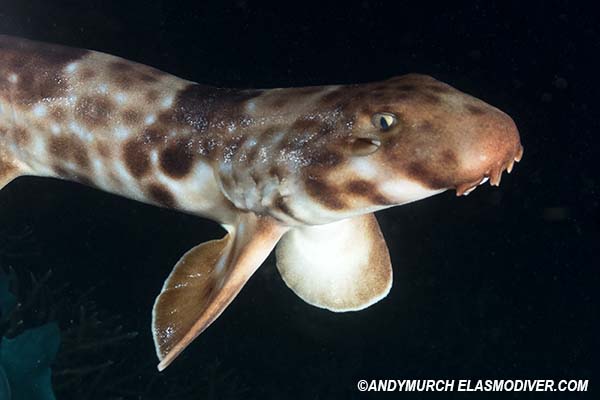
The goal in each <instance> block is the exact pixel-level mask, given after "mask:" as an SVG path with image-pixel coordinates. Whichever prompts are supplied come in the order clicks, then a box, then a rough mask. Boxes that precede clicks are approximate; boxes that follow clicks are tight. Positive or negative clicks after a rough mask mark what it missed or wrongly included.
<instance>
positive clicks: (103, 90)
mask: <svg viewBox="0 0 600 400" xmlns="http://www.w3.org/2000/svg"><path fill="white" fill-rule="evenodd" d="M98 91H99V92H100V93H103V94H106V93H108V85H107V84H106V83H101V84H99V85H98Z"/></svg>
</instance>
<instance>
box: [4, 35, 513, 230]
mask: <svg viewBox="0 0 600 400" xmlns="http://www.w3.org/2000/svg"><path fill="white" fill-rule="evenodd" d="M382 112H384V113H388V114H393V115H395V117H396V123H395V124H394V126H392V127H391V128H390V129H386V130H383V129H381V128H380V127H378V126H375V125H374V122H373V119H372V117H373V115H374V114H376V113H382ZM0 133H1V135H0V138H1V139H2V141H3V143H4V145H5V147H6V149H7V151H9V152H10V153H11V154H12V156H13V157H14V159H16V160H19V161H20V162H23V163H24V164H26V165H28V166H29V167H30V168H31V169H32V170H33V171H34V172H36V173H38V174H40V175H54V176H59V177H63V178H68V179H72V178H73V177H78V180H82V179H83V178H85V179H87V180H89V181H90V182H92V183H93V184H94V185H96V186H97V187H99V188H102V189H105V190H109V191H113V192H117V193H121V194H123V195H126V196H129V197H133V198H136V199H139V200H146V201H149V202H152V203H155V204H160V205H163V206H166V207H178V208H182V209H185V210H188V211H192V212H197V213H199V214H203V213H205V214H206V213H208V214H210V213H214V212H215V210H221V209H227V210H229V211H227V212H224V214H223V216H220V217H222V218H227V215H228V214H227V213H228V212H230V211H231V210H234V207H235V208H237V209H238V210H252V211H254V212H256V213H259V214H272V215H273V216H274V217H275V218H277V219H280V220H282V221H285V222H290V221H292V222H294V221H295V222H301V223H322V222H323V221H322V220H320V219H319V218H316V217H315V215H317V214H319V213H324V214H326V213H330V214H332V215H334V216H335V217H336V218H338V217H343V216H344V215H347V214H348V213H351V212H352V211H353V210H366V209H369V207H385V206H389V205H392V204H396V203H398V202H400V201H399V199H398V198H396V197H395V195H394V194H393V193H392V194H390V192H389V191H387V192H386V191H385V190H384V188H383V187H382V183H386V182H388V183H389V182H393V181H401V180H408V181H410V182H413V183H415V184H417V185H420V186H422V187H423V188H426V189H428V190H437V189H442V188H453V187H456V188H457V187H463V186H464V185H468V184H470V183H471V182H475V181H477V180H478V179H480V178H482V177H484V176H493V177H495V176H496V175H497V173H498V171H501V170H503V169H506V168H507V165H508V163H509V161H510V163H512V160H514V159H515V158H517V155H519V154H520V152H521V146H520V143H519V137H518V133H517V131H516V129H515V127H514V124H513V122H512V120H511V119H510V118H509V117H508V116H506V115H505V114H504V113H502V112H500V111H499V110H497V109H495V108H493V107H491V106H489V105H487V104H485V103H483V102H482V101H480V100H477V99H475V98H473V97H471V96H468V95H466V94H464V93H461V92H459V91H457V90H456V89H454V88H452V87H450V86H448V85H446V84H444V83H441V82H438V81H436V80H435V79H433V78H431V77H427V76H422V75H406V76H402V77H397V78H392V79H389V80H386V81H382V82H375V83H368V84H358V85H346V86H322V87H305V88H290V89H270V90H246V89H244V90H237V89H223V88H215V87H211V86H206V85H200V84H195V83H191V82H188V81H185V80H182V79H179V78H176V77H173V76H171V75H168V74H165V73H163V72H161V71H158V70H156V69H153V68H151V67H148V66H144V65H141V64H137V63H134V62H130V61H126V60H123V59H120V58H118V57H113V56H109V55H106V54H102V53H97V52H93V51H87V50H74V49H69V48H66V47H62V46H53V45H47V44H40V43H37V42H32V41H28V40H25V39H16V38H9V37H5V36H2V37H0ZM356 159H361V160H366V161H364V162H363V163H362V166H361V167H360V168H362V169H360V168H359V169H356V168H357V167H356V166H355V163H354V160H356ZM365 163H366V164H365ZM511 166H512V164H511ZM363 169H364V170H363ZM365 171H367V172H368V171H371V172H369V174H370V175H369V176H367V175H368V174H367V175H365V174H366V172H365ZM373 171H374V172H373ZM361 174H362V175H361ZM373 174H375V175H373ZM494 179H495V178H494ZM382 181H383V182H382ZM403 201H404V200H403Z"/></svg>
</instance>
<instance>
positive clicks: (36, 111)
mask: <svg viewBox="0 0 600 400" xmlns="http://www.w3.org/2000/svg"><path fill="white" fill-rule="evenodd" d="M46 111H47V110H46V106H45V105H43V104H36V105H35V107H33V115H35V116H36V117H43V116H44V115H46Z"/></svg>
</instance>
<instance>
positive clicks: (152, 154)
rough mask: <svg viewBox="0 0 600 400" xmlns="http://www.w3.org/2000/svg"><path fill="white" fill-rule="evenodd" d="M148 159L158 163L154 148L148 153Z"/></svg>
mask: <svg viewBox="0 0 600 400" xmlns="http://www.w3.org/2000/svg"><path fill="white" fill-rule="evenodd" d="M150 161H151V162H152V164H156V163H158V152H157V151H156V150H152V152H151V153H150Z"/></svg>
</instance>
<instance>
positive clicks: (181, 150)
mask: <svg viewBox="0 0 600 400" xmlns="http://www.w3.org/2000/svg"><path fill="white" fill-rule="evenodd" d="M190 148H191V146H190V141H189V140H178V141H176V142H175V143H173V144H171V145H169V146H167V148H165V149H164V150H163V151H162V153H161V154H160V166H161V168H162V170H163V171H164V172H165V173H166V174H167V175H169V176H171V177H173V178H178V179H180V178H183V177H185V176H186V175H187V174H188V173H189V172H190V171H191V170H192V166H193V164H194V155H193V153H192V152H191V151H190Z"/></svg>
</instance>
